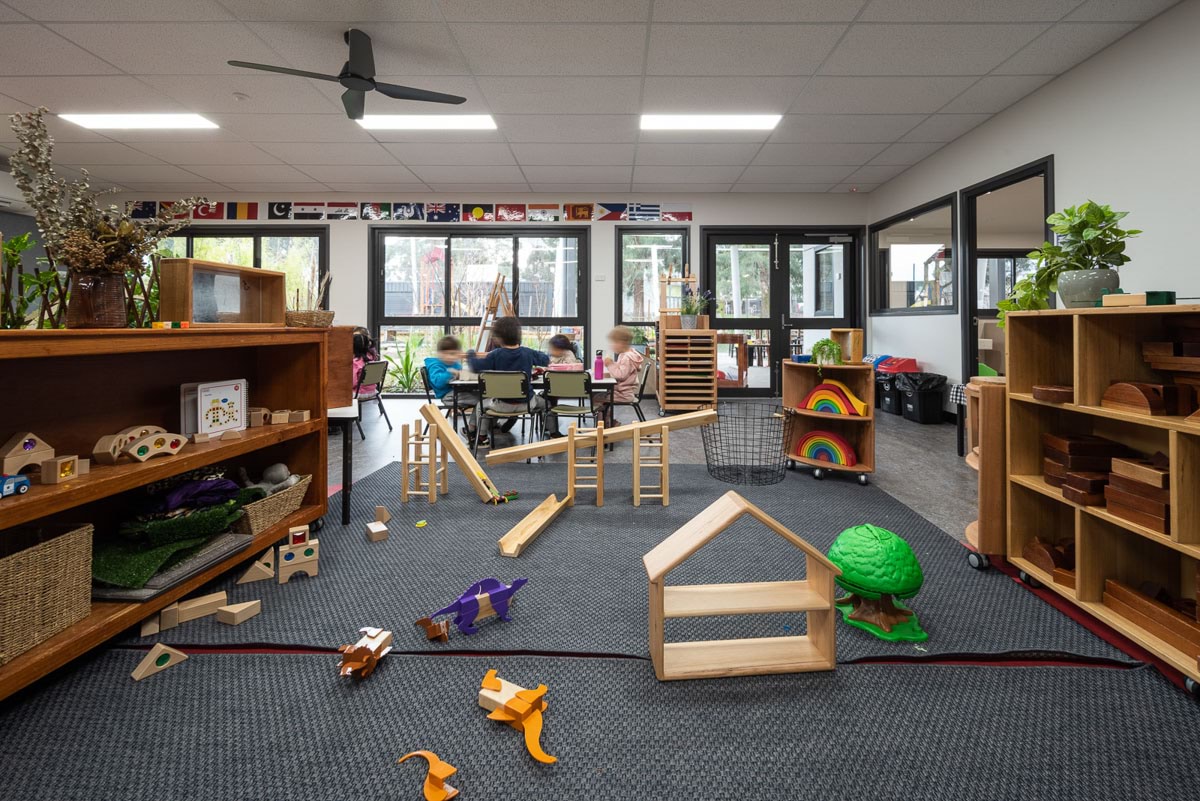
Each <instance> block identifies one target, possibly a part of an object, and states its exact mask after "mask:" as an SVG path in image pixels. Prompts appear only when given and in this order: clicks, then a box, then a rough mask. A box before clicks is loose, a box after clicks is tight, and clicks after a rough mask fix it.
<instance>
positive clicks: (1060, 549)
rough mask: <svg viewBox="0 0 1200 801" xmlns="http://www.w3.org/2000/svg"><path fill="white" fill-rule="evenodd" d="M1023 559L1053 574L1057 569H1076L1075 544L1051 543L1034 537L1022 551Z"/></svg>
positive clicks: (1069, 542)
mask: <svg viewBox="0 0 1200 801" xmlns="http://www.w3.org/2000/svg"><path fill="white" fill-rule="evenodd" d="M1021 557H1022V558H1023V559H1028V560H1029V561H1030V562H1033V563H1034V564H1035V565H1037V566H1038V567H1040V568H1041V569H1042V570H1044V571H1045V572H1047V573H1053V572H1054V571H1055V570H1056V569H1057V568H1070V569H1073V568H1074V567H1075V543H1074V542H1071V541H1067V542H1064V543H1058V544H1054V543H1050V542H1047V541H1046V540H1043V539H1042V538H1041V537H1034V538H1033V539H1031V540H1029V541H1028V542H1026V543H1025V547H1023V548H1022V549H1021Z"/></svg>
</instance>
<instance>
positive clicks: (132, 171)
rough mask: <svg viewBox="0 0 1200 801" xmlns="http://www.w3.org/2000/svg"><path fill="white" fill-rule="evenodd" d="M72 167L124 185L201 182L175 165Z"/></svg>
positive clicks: (81, 165)
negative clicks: (84, 169)
mask: <svg viewBox="0 0 1200 801" xmlns="http://www.w3.org/2000/svg"><path fill="white" fill-rule="evenodd" d="M72 166H76V167H81V168H86V169H87V171H88V172H89V173H91V174H92V176H93V177H95V178H99V179H101V180H103V181H118V182H120V183H123V184H129V183H139V182H140V183H177V184H186V183H188V182H190V181H199V180H200V179H199V178H197V177H196V173H193V172H189V171H188V170H185V169H183V168H182V167H176V166H175V165H174V164H129V165H121V166H116V165H111V164H78V165H72Z"/></svg>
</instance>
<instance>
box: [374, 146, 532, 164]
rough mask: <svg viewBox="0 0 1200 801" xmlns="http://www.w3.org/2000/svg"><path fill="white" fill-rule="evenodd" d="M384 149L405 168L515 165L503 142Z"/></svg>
mask: <svg viewBox="0 0 1200 801" xmlns="http://www.w3.org/2000/svg"><path fill="white" fill-rule="evenodd" d="M384 147H385V148H386V149H387V150H388V152H390V153H391V154H392V155H393V156H395V157H396V159H397V160H398V161H400V162H401V163H403V164H406V165H413V164H424V165H430V164H434V165H437V164H461V165H472V164H515V163H516V161H515V160H514V159H513V154H512V151H510V150H509V149H508V145H506V144H505V143H503V142H412V143H392V144H387V145H384Z"/></svg>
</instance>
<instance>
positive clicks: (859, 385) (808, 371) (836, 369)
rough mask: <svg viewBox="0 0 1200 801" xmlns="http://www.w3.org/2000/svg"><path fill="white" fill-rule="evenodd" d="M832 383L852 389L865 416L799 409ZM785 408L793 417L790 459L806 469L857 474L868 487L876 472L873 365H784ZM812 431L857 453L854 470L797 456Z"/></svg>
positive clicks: (787, 448) (788, 454) (791, 363)
mask: <svg viewBox="0 0 1200 801" xmlns="http://www.w3.org/2000/svg"><path fill="white" fill-rule="evenodd" d="M830 379H833V380H835V381H840V382H841V383H843V384H845V385H846V386H847V387H849V389H850V391H851V392H853V393H854V395H855V396H856V397H857V398H858V399H859V400H860V401H862V402H863V403H864V404H866V409H865V414H861V415H856V414H853V415H852V414H836V413H834V412H828V411H820V410H816V409H801V408H799V407H800V405H801V403H802V402H803V401H804V399H805V397H806V396H807V395H808V394H809V393H810V392H812V391H813V389H815V388H816V387H817V385H819V384H821V383H822V382H824V381H828V380H830ZM783 408H784V410H785V411H786V412H788V413H789V414H791V415H792V424H791V426H790V429H789V433H788V438H787V442H786V443H785V445H784V452H785V453H786V454H787V457H788V459H790V460H792V461H793V462H796V463H798V464H802V465H805V466H806V467H816V468H821V469H828V470H846V471H849V472H852V473H858V474H860V475H862V476H864V477H863V478H861V479H860V480H861V481H862V482H863V483H865V482H866V478H865V474H867V473H873V472H875V368H874V367H873V366H872V365H870V364H863V363H861V362H860V363H858V364H823V365H821V369H820V371H819V372H818V370H817V365H815V364H812V363H811V362H808V363H799V362H794V361H791V360H790V359H789V360H787V361H785V362H784V363H783ZM813 431H828V432H830V433H833V434H836V435H837V436H838V437H840V438H841V439H843V440H845V441H846V442H847V443H848V444H849V445H850V447H851V448H853V449H854V454H855V457H856V463H855V464H854V465H851V466H848V467H847V466H844V465H840V464H834V463H832V462H827V461H824V460H821V459H811V458H806V457H804V456H801V455H799V454H798V453H797V452H796V448H797V445H798V444H799V442H800V440H801V439H802V438H803V437H804V435H806V434H808V433H811V432H813Z"/></svg>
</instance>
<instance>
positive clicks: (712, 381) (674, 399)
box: [657, 327, 717, 412]
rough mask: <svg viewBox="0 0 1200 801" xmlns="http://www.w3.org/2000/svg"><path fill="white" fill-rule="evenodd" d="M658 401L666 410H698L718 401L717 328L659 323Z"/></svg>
mask: <svg viewBox="0 0 1200 801" xmlns="http://www.w3.org/2000/svg"><path fill="white" fill-rule="evenodd" d="M657 354H658V362H657V366H658V404H659V406H660V407H662V408H663V409H664V410H666V411H688V412H690V411H695V410H697V409H704V408H708V407H710V406H712V405H713V404H715V403H716V402H717V332H716V331H714V330H711V329H685V328H666V327H660V329H659V332H658V349H657Z"/></svg>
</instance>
